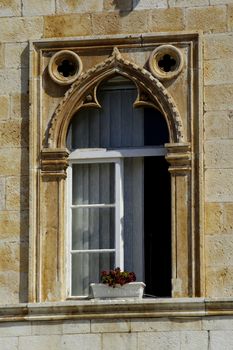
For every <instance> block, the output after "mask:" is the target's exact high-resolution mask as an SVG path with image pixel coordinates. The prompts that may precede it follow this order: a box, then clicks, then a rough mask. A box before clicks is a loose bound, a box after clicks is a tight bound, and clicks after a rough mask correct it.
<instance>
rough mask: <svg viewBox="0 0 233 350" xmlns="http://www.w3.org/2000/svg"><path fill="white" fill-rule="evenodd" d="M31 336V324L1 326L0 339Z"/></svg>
mask: <svg viewBox="0 0 233 350" xmlns="http://www.w3.org/2000/svg"><path fill="white" fill-rule="evenodd" d="M27 335H31V324H30V322H20V321H19V322H6V323H5V322H3V323H1V324H0V337H6V336H8V337H12V338H13V337H14V336H15V337H19V336H27ZM0 349H2V348H0Z"/></svg>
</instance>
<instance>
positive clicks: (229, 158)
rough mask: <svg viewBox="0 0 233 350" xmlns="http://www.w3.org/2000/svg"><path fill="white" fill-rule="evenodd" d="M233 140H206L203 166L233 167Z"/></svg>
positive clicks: (216, 167)
mask: <svg viewBox="0 0 233 350" xmlns="http://www.w3.org/2000/svg"><path fill="white" fill-rule="evenodd" d="M232 147H233V140H218V141H217V140H215V141H206V142H205V145H204V150H205V167H206V168H213V169H229V168H233V153H232Z"/></svg>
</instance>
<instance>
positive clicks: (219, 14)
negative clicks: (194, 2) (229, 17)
mask: <svg viewBox="0 0 233 350" xmlns="http://www.w3.org/2000/svg"><path fill="white" fill-rule="evenodd" d="M185 18H186V26H185V28H186V29H188V30H203V31H204V32H207V33H211V32H225V31H226V28H227V23H226V22H227V21H226V6H209V7H198V8H190V9H187V11H186V17H185Z"/></svg>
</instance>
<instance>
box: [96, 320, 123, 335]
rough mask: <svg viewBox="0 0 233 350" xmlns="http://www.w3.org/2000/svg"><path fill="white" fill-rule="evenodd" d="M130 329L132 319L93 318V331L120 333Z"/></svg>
mask: <svg viewBox="0 0 233 350" xmlns="http://www.w3.org/2000/svg"><path fill="white" fill-rule="evenodd" d="M129 331H130V321H128V320H108V321H106V320H92V321H91V332H92V333H116V332H117V333H120V332H127V333H128V332H129Z"/></svg>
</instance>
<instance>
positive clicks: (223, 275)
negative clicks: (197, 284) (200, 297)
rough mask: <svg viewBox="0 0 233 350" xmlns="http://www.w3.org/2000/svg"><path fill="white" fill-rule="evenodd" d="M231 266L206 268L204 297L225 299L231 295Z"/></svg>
mask: <svg viewBox="0 0 233 350" xmlns="http://www.w3.org/2000/svg"><path fill="white" fill-rule="evenodd" d="M232 279H233V268H232V266H229V267H228V266H217V267H215V266H214V267H210V266H208V267H207V268H206V282H207V283H206V296H210V297H220V298H222V297H227V296H232V295H233V285H232Z"/></svg>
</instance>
